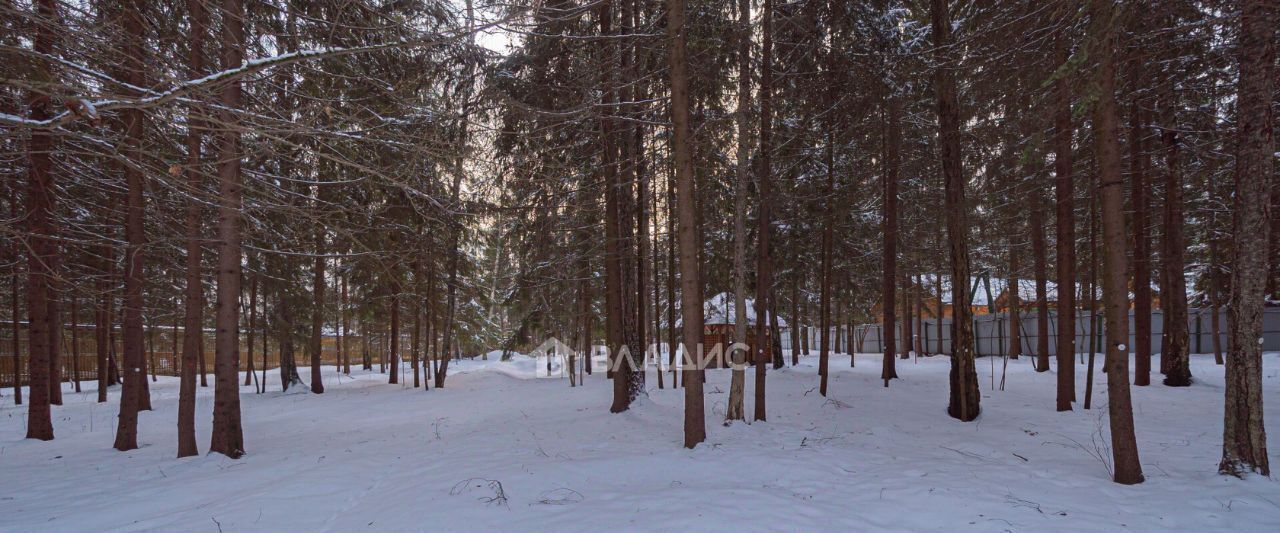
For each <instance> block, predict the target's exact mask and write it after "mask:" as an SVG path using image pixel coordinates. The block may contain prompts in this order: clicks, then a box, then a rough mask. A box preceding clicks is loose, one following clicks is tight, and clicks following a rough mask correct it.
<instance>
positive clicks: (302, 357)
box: [0, 322, 410, 387]
mask: <svg viewBox="0 0 1280 533" xmlns="http://www.w3.org/2000/svg"><path fill="white" fill-rule="evenodd" d="M25 326H26V325H25V324H23V325H22V328H20V329H19V335H18V340H19V344H20V348H19V350H20V353H19V354H18V357H14V353H13V340H12V339H13V329H12V325H11V323H8V322H6V323H5V324H4V325H3V328H0V387H12V386H13V375H14V367H15V365H16V366H18V368H20V369H21V371H22V383H23V384H26V383H28V381H29V379H30V376H29V368H28V366H27V350H28V349H29V348H30V344H29V343H28V337H27V330H26V327H25ZM76 332H77V335H76V337H78V339H77V344H78V345H79V353H80V355H79V358H78V359H76V358H73V357H72V354H73V353H74V351H73V349H72V343H71V337H72V335H71V326H70V325H67V326H65V327H64V328H63V331H62V346H61V350H60V353H61V355H60V356H59V358H58V359H59V362H60V366H61V368H62V378H63V380H64V381H72V380H73V379H74V376H73V374H74V372H73V370H75V369H76V368H77V367H78V369H79V378H80V380H81V381H91V380H96V379H98V355H97V353H98V351H97V350H98V347H97V342H96V340H95V338H94V329H93V325H91V324H87V325H86V324H81V325H79V326H78V327H77V328H76ZM386 337H387V336H386V335H385V334H384V335H378V334H373V335H370V336H369V344H368V353H369V357H370V359H371V361H372V362H373V364H375V365H377V364H379V362H380V361H382V360H384V359H385V357H384V356H385V355H386V354H387V353H388V350H389V346H387V344H388V343H387V342H386ZM402 337H403V339H404V342H401V343H400V350H399V351H400V356H401V358H402V359H407V358H408V357H409V355H410V352H409V349H408V344H409V343H408V336H407V335H405V336H402ZM344 339H345V340H344V342H345V343H347V344H346V346H345V348H344V351H346V352H347V353H349V354H351V355H350V357H351V364H352V366H358V365H361V364H362V363H363V361H364V353H365V343H364V337H362V336H360V335H346V336H345V337H344ZM175 340H176V341H177V344H176V346H177V352H178V353H177V354H175V353H174V346H175V344H174V342H175ZM182 340H183V334H182V332H181V330H179V331H178V332H177V339H175V338H174V331H173V328H172V327H168V326H164V327H156V328H155V330H154V332H153V331H152V330H151V329H150V328H148V329H147V330H146V334H145V336H144V344H143V346H144V351H143V356H144V358H145V359H146V364H147V373H148V374H155V375H159V376H177V375H178V367H179V358H180V356H181V350H182ZM202 340H203V343H204V353H205V367H206V369H207V370H208V372H209V373H212V372H213V356H214V334H213V331H212V330H207V331H205V333H204V335H203V339H202ZM247 342H248V334H247V333H246V332H245V331H244V330H241V335H240V370H242V371H243V370H246V369H248V367H249V363H248V361H247V360H246V358H247V356H248V353H249V351H248V350H249V347H248V344H247ZM263 348H264V346H263V337H262V334H261V333H260V332H255V335H254V348H253V367H254V369H255V370H262V368H263V365H264V355H263ZM123 350H124V348H123V341H122V335H121V331H120V328H119V327H117V328H116V329H115V346H114V347H113V350H112V357H114V359H115V361H116V366H117V367H119V366H120V364H121V363H120V360H121V357H122V354H123ZM266 350H267V351H266V355H265V366H266V368H268V369H271V368H278V367H279V366H280V346H279V343H278V342H277V341H276V337H275V336H274V335H268V336H267V342H266ZM294 357H295V359H296V361H297V363H298V365H299V366H306V365H309V364H310V363H311V359H310V354H309V353H308V352H307V344H306V342H305V340H300V341H295V342H294ZM320 359H321V363H322V364H325V365H337V364H339V361H338V346H337V337H336V336H334V335H332V334H329V335H325V336H324V338H323V341H322V343H321V350H320ZM77 363H78V364H77Z"/></svg>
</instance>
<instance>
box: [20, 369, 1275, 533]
mask: <svg viewBox="0 0 1280 533" xmlns="http://www.w3.org/2000/svg"><path fill="white" fill-rule="evenodd" d="M878 358H879V356H877V355H870V354H868V355H859V356H858V357H857V363H858V366H857V368H856V369H849V364H848V363H849V358H848V357H847V356H841V357H835V358H833V360H832V369H833V372H832V383H831V396H830V398H823V397H821V396H819V395H818V392H817V390H816V387H817V377H816V374H815V367H816V365H817V358H816V357H808V358H805V359H804V360H803V361H802V365H801V366H800V367H797V368H787V369H785V370H781V371H773V370H770V372H769V378H768V387H769V395H768V396H769V422H767V423H753V424H750V425H748V424H741V423H739V424H735V425H733V426H731V427H725V426H723V425H721V423H720V422H721V419H722V417H723V412H724V406H725V402H726V401H727V399H728V389H729V387H728V380H729V371H728V370H715V371H711V372H709V376H708V384H707V387H706V390H707V396H706V404H707V411H708V412H707V420H708V437H707V442H706V443H705V444H704V445H701V446H699V447H698V448H697V449H694V450H686V449H684V448H682V447H681V442H682V433H681V431H682V430H681V420H682V415H681V409H682V405H683V393H682V392H681V391H679V390H672V389H670V388H668V389H666V390H658V389H657V388H656V384H657V382H656V379H654V375H653V374H652V373H650V375H649V389H650V390H649V393H648V397H647V398H646V399H643V400H642V401H640V402H639V404H638V405H636V406H635V407H634V408H633V409H632V410H631V411H630V412H627V413H623V414H610V413H609V412H608V407H609V400H610V394H611V389H610V387H609V384H608V382H607V381H606V380H605V379H604V376H602V375H600V374H596V375H594V376H592V377H589V378H588V379H587V384H586V386H585V387H583V388H574V389H571V388H569V387H568V382H567V381H566V380H564V379H533V378H532V375H533V372H534V369H535V368H539V367H541V366H542V365H541V364H538V363H536V362H534V361H533V360H532V359H529V358H524V357H519V358H517V360H516V361H514V362H508V363H500V362H498V361H495V360H490V361H474V362H472V361H465V362H462V363H461V364H458V365H455V366H454V368H455V369H456V370H455V373H454V375H451V376H450V378H449V383H448V387H447V388H445V389H443V390H435V389H432V390H431V391H430V392H423V391H422V390H421V389H418V390H415V389H412V388H406V387H405V386H403V385H388V384H386V376H385V375H381V374H378V373H376V372H375V373H369V372H360V373H358V374H356V375H354V376H353V377H351V378H347V377H339V376H338V375H337V374H335V373H333V369H332V368H326V369H325V372H326V389H327V390H326V392H325V394H324V395H322V396H316V395H311V394H289V395H282V394H281V393H279V392H277V391H278V389H279V385H278V381H277V380H276V375H275V374H272V376H271V377H272V380H271V386H272V389H273V391H272V392H269V393H266V394H262V395H255V394H253V389H252V388H251V387H246V388H244V389H242V396H241V400H242V408H243V413H244V431H245V440H246V441H247V447H248V452H249V453H248V455H246V456H245V457H243V458H241V459H239V460H230V459H226V458H224V457H222V456H221V455H211V456H199V457H193V458H187V459H175V458H174V454H175V451H176V442H175V441H176V437H175V420H176V408H177V381H176V379H172V378H170V379H165V378H161V380H160V382H159V383H157V384H153V385H152V394H153V404H154V406H155V408H156V410H155V411H154V412H148V413H143V414H142V415H141V422H140V426H141V427H140V430H141V432H140V437H139V441H140V443H142V445H143V447H142V448H141V449H139V450H135V451H132V452H127V453H120V452H116V451H114V450H113V449H111V444H112V433H113V431H114V429H115V414H116V401H117V394H118V393H116V392H113V393H112V401H111V403H109V404H105V405H100V404H97V403H95V402H94V399H95V394H94V393H93V392H92V390H91V389H92V386H91V385H90V387H89V388H88V389H86V392H84V393H82V394H74V393H67V394H66V397H65V403H66V405H64V406H62V407H55V408H54V426H55V429H56V433H57V440H55V441H52V442H38V441H28V440H23V439H22V437H23V435H24V432H25V418H26V416H25V415H26V409H25V407H14V406H13V405H12V398H11V397H10V396H8V394H7V393H6V395H5V396H4V397H3V398H0V402H3V407H2V408H0V487H2V488H0V530H3V531H21V532H28V531H120V530H123V531H219V530H221V531H226V532H232V531H272V532H280V531H413V530H450V531H454V530H491V529H501V530H520V531H565V530H568V531H581V530H595V531H599V530H604V529H609V530H667V531H697V530H703V531H705V530H725V529H730V528H732V529H734V530H739V531H746V530H819V529H822V530H855V531H865V530H871V529H875V530H904V531H905V530H913V531H920V530H945V531H954V530H977V531H1002V530H1014V531H1029V530H1035V531H1045V530H1068V531H1115V530H1120V529H1127V530H1132V531H1154V530H1163V529H1166V528H1172V529H1179V530H1189V531H1204V530H1233V531H1280V483H1277V482H1276V481H1272V480H1269V479H1265V478H1257V477H1254V478H1251V479H1246V480H1240V479H1235V478H1231V477H1224V476H1220V475H1218V474H1217V472H1216V467H1217V463H1218V459H1219V455H1220V446H1221V438H1222V437H1221V432H1222V397H1223V390H1222V389H1223V385H1222V383H1223V372H1222V368H1221V367H1217V366H1214V365H1213V361H1212V358H1211V357H1207V356H1195V357H1194V358H1193V373H1194V374H1195V376H1196V379H1197V382H1196V384H1195V385H1194V386H1192V387H1190V388H1186V389H1172V388H1168V387H1164V386H1162V385H1158V384H1157V385H1154V386H1151V387H1146V388H1134V406H1135V410H1136V413H1135V418H1136V421H1137V432H1138V444H1139V447H1140V451H1141V455H1142V464H1143V469H1144V471H1145V473H1146V475H1147V482H1146V483H1144V484H1142V485H1138V486H1131V487H1125V486H1120V485H1116V484H1114V483H1111V482H1110V481H1109V479H1108V475H1107V468H1106V466H1105V465H1104V462H1103V461H1102V460H1100V459H1099V457H1098V456H1099V455H1100V456H1101V457H1108V452H1106V451H1105V449H1104V447H1105V442H1106V439H1105V435H1106V431H1107V429H1106V427H1107V425H1106V416H1105V415H1106V409H1105V405H1106V400H1107V396H1106V384H1105V378H1104V377H1102V376H1101V375H1099V379H1098V383H1097V384H1096V386H1095V387H1094V393H1095V395H1096V396H1095V397H1094V401H1095V408H1094V409H1093V410H1091V411H1086V410H1083V409H1079V408H1077V410H1076V411H1074V412H1068V413H1056V412H1054V410H1053V407H1054V398H1053V396H1054V383H1055V379H1056V377H1055V375H1054V373H1053V372H1050V373H1044V374H1037V373H1035V372H1034V371H1032V369H1031V361H1030V360H1029V359H1027V358H1023V359H1021V360H1019V361H1010V362H1009V367H1008V376H1007V385H1006V387H1005V390H1003V391H1000V390H992V387H991V382H992V376H991V372H992V371H993V368H992V364H993V363H994V381H995V383H996V384H997V386H998V384H999V380H1000V376H1001V369H1000V365H999V363H1000V360H999V359H994V360H993V359H982V360H980V361H979V370H980V373H981V374H982V375H981V378H982V394H983V398H982V407H983V413H982V416H981V418H979V419H978V420H977V421H975V422H971V423H962V422H957V421H955V420H953V419H951V418H949V417H948V416H947V415H946V413H945V403H946V397H947V384H946V377H947V370H948V361H947V359H946V358H943V357H935V358H921V359H919V360H918V362H916V361H899V365H900V366H899V370H898V372H899V374H900V375H901V376H902V379H900V380H896V381H894V382H892V384H891V386H890V387H889V388H884V387H882V386H881V383H880V380H879V373H880V371H879V364H878ZM1264 367H1265V369H1266V377H1265V378H1264V379H1265V381H1266V383H1265V392H1264V395H1265V397H1266V403H1267V404H1269V406H1270V407H1271V409H1270V411H1269V412H1268V413H1267V423H1268V426H1270V427H1271V428H1272V429H1273V433H1274V432H1275V431H1280V429H1277V428H1280V417H1278V416H1277V415H1276V410H1277V409H1280V407H1276V406H1280V401H1278V400H1280V376H1277V371H1278V370H1280V354H1276V353H1268V354H1267V355H1266V362H1265V365H1264ZM303 373H304V375H303V381H304V382H305V381H308V377H307V376H306V370H305V369H304V370H303ZM1099 374H1100V373H1099ZM1077 375H1078V376H1079V377H1080V380H1081V383H1083V379H1084V372H1083V369H1080V371H1078V372H1077ZM1157 381H1158V380H1157ZM750 382H751V380H750V379H748V383H749V384H750ZM669 384H670V382H669V381H668V385H669ZM1079 390H1080V391H1081V399H1083V386H1081V388H1080V389H1079ZM751 391H752V389H751V387H750V385H748V406H747V413H751V412H752V407H751V405H750V396H751ZM211 404H212V389H211V388H210V389H201V390H200V395H199V406H198V414H197V420H196V422H197V428H198V430H199V434H198V437H199V442H200V446H201V450H202V451H204V450H205V449H206V448H207V445H208V440H209V439H208V432H209V428H210V412H211V409H212V405H211ZM1077 406H1079V404H1077ZM1277 448H1280V443H1276V442H1274V439H1273V443H1272V449H1273V452H1272V462H1273V464H1277V465H1278V466H1280V455H1278V454H1277V453H1276V452H1275V451H1274V450H1276V449H1277Z"/></svg>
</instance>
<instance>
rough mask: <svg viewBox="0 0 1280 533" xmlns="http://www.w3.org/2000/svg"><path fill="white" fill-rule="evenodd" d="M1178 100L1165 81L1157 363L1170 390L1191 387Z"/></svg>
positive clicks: (1168, 82) (1168, 83)
mask: <svg viewBox="0 0 1280 533" xmlns="http://www.w3.org/2000/svg"><path fill="white" fill-rule="evenodd" d="M1176 99H1177V96H1176V95H1175V94H1174V89H1173V81H1172V80H1170V79H1167V78H1166V81H1165V82H1164V83H1163V84H1162V89H1161V100H1162V101H1161V102H1160V106H1161V113H1162V115H1163V116H1162V118H1161V122H1162V124H1161V132H1160V141H1161V144H1163V145H1164V187H1165V199H1164V200H1165V201H1164V223H1163V224H1162V226H1163V227H1164V235H1163V239H1162V240H1161V245H1162V246H1163V250H1161V254H1160V259H1161V264H1160V267H1161V269H1162V270H1163V271H1164V274H1163V276H1164V280H1165V283H1164V284H1163V285H1162V286H1161V287H1160V307H1161V308H1163V310H1164V334H1163V335H1162V336H1161V338H1162V340H1163V343H1162V345H1161V346H1160V363H1161V367H1162V368H1164V369H1165V378H1164V384H1165V385H1167V386H1170V387H1187V386H1190V385H1191V354H1190V349H1191V346H1190V339H1189V335H1190V333H1189V332H1188V331H1187V280H1186V277H1185V276H1184V274H1183V269H1184V266H1185V262H1186V261H1185V258H1184V249H1185V246H1186V243H1185V239H1184V238H1183V229H1182V224H1183V219H1182V164H1181V155H1180V152H1181V141H1180V140H1179V139H1178V126H1177V111H1176V108H1177V104H1176Z"/></svg>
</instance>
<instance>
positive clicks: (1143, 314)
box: [1129, 101, 1151, 387]
mask: <svg viewBox="0 0 1280 533" xmlns="http://www.w3.org/2000/svg"><path fill="white" fill-rule="evenodd" d="M1144 118H1145V117H1144V115H1143V111H1142V108H1141V103H1140V102H1138V101H1135V102H1134V103H1133V104H1132V105H1131V110H1130V112H1129V166H1130V174H1131V175H1132V176H1133V178H1132V180H1131V182H1130V193H1131V194H1130V196H1131V200H1130V201H1131V202H1132V203H1133V337H1134V339H1133V353H1134V377H1133V384H1134V385H1137V386H1140V387H1145V386H1147V385H1150V384H1151V243H1150V240H1151V237H1150V234H1149V231H1148V229H1147V212H1148V211H1149V210H1150V209H1151V207H1150V205H1151V201H1150V199H1149V196H1148V194H1149V188H1150V186H1149V185H1148V184H1147V165H1146V155H1145V154H1146V129H1145V120H1144Z"/></svg>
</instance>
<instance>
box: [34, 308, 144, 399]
mask: <svg viewBox="0 0 1280 533" xmlns="http://www.w3.org/2000/svg"><path fill="white" fill-rule="evenodd" d="M78 302H79V298H77V297H76V296H75V295H72V296H71V381H72V382H74V383H75V391H76V393H79V392H80V309H79V306H78V305H76V304H77V303H78ZM13 355H14V356H15V357H16V356H17V355H18V352H16V351H15V352H13ZM15 361H16V359H15ZM151 377H152V379H155V350H154V346H153V349H152V351H151Z"/></svg>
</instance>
